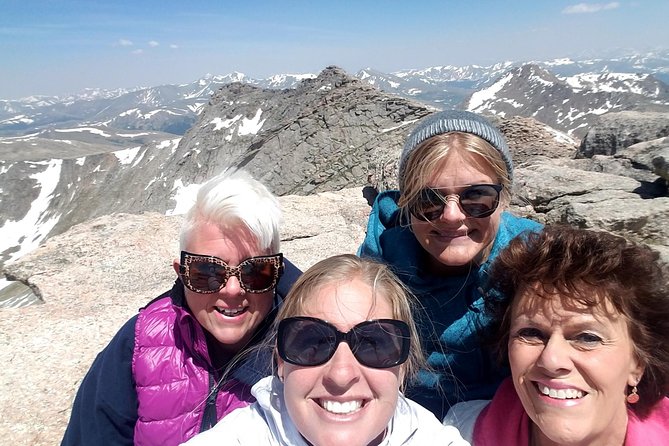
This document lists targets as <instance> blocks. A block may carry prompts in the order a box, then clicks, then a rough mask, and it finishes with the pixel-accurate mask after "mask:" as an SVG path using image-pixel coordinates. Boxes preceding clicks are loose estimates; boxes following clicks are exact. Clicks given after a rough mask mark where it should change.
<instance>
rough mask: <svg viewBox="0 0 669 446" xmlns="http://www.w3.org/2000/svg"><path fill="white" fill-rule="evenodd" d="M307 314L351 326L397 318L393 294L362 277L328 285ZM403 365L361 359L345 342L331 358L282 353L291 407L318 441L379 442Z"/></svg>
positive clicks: (307, 432)
mask: <svg viewBox="0 0 669 446" xmlns="http://www.w3.org/2000/svg"><path fill="white" fill-rule="evenodd" d="M302 316H311V317H315V318H319V319H322V320H324V321H327V322H329V323H330V324H332V325H334V326H335V327H337V329H338V330H339V331H341V332H344V333H345V332H348V331H349V330H350V329H351V328H352V327H353V326H355V325H357V324H359V323H360V322H363V321H366V320H371V319H392V318H393V311H392V307H391V305H390V303H389V302H388V300H387V299H386V298H385V297H384V296H382V295H379V294H378V293H377V295H376V297H374V296H373V294H372V289H371V288H370V287H369V286H368V285H366V284H365V283H363V282H361V281H360V280H359V279H356V278H352V279H351V280H348V281H345V282H339V283H334V284H329V285H326V286H323V287H322V288H320V289H319V290H317V292H316V294H315V295H314V296H313V297H311V298H310V299H309V310H308V311H305V312H304V314H302ZM400 368H401V366H395V367H392V368H387V369H373V368H369V367H365V366H363V365H361V364H360V363H359V362H358V361H357V359H356V358H355V357H354V356H353V353H352V352H351V349H350V348H349V345H348V344H347V343H345V342H342V343H340V344H339V345H338V346H337V350H336V351H335V353H334V356H333V357H332V358H331V359H330V360H329V361H328V362H326V363H325V364H322V365H319V366H314V367H303V366H297V365H292V364H289V363H286V362H283V361H282V360H280V359H279V362H278V374H279V376H280V377H283V381H284V395H285V400H286V408H287V410H288V413H289V414H290V417H291V419H292V420H293V422H294V423H295V425H296V426H297V428H298V430H299V431H300V433H301V434H302V436H303V437H304V438H305V439H306V440H307V441H308V442H309V443H310V444H313V445H315V446H325V445H337V446H339V445H374V444H377V443H378V442H379V441H380V440H381V439H383V436H384V433H385V429H386V427H387V425H388V422H389V421H390V419H391V418H392V416H393V414H394V412H395V407H396V404H397V398H398V394H399V387H400V383H401V372H400V370H401V369H400Z"/></svg>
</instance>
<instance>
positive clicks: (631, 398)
mask: <svg viewBox="0 0 669 446" xmlns="http://www.w3.org/2000/svg"><path fill="white" fill-rule="evenodd" d="M627 402H628V403H630V404H636V403H638V402H639V394H638V393H637V389H636V386H634V387H632V393H630V394H629V395H627Z"/></svg>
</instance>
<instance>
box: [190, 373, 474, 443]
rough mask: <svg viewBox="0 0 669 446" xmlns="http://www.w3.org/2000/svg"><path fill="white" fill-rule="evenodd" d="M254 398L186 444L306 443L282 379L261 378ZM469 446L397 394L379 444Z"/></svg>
mask: <svg viewBox="0 0 669 446" xmlns="http://www.w3.org/2000/svg"><path fill="white" fill-rule="evenodd" d="M251 392H252V393H253V396H255V397H256V400H257V401H256V402H255V403H253V404H252V405H250V406H247V407H243V408H240V409H236V410H234V411H232V412H231V413H229V414H228V415H226V416H225V417H223V419H222V420H221V421H219V422H218V423H217V424H216V425H215V426H214V427H213V428H211V429H210V430H208V431H205V432H203V433H201V434H198V435H196V436H195V437H193V438H191V439H190V440H189V441H188V442H187V443H185V444H186V445H187V446H210V445H211V446H214V445H216V446H218V445H223V444H225V445H235V444H237V445H276V446H309V445H308V443H307V442H306V441H305V440H304V439H303V438H302V435H300V433H299V431H298V430H297V427H296V426H295V425H294V424H293V422H292V420H291V419H290V416H289V415H288V413H287V411H286V408H285V404H284V400H283V383H281V381H279V379H278V378H276V377H274V376H268V377H266V378H263V379H261V380H260V381H258V383H256V385H255V386H253V389H252V391H251ZM399 445H440V446H469V443H468V442H466V441H465V440H463V439H462V437H461V436H460V432H458V430H457V429H456V428H455V427H453V426H444V425H443V424H441V423H440V422H439V420H438V419H437V418H436V417H435V416H434V414H432V412H430V411H428V410H427V409H425V408H424V407H422V406H420V405H418V404H417V403H415V402H413V401H411V400H409V399H407V398H405V397H404V396H403V395H402V394H400V396H399V398H398V400H397V409H396V410H395V415H393V418H392V419H391V420H390V423H389V424H388V434H387V435H386V437H385V438H384V439H383V441H382V442H381V444H380V445H379V446H399Z"/></svg>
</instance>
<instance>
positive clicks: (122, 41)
mask: <svg viewBox="0 0 669 446" xmlns="http://www.w3.org/2000/svg"><path fill="white" fill-rule="evenodd" d="M118 44H119V45H121V46H132V45H133V43H132V40H128V39H119V41H118Z"/></svg>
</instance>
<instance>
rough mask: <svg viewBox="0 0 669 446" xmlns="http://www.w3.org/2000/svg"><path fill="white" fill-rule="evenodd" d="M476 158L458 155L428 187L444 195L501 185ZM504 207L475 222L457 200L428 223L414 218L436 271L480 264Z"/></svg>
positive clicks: (416, 232)
mask: <svg viewBox="0 0 669 446" xmlns="http://www.w3.org/2000/svg"><path fill="white" fill-rule="evenodd" d="M472 157H473V155H470V154H464V155H463V154H461V153H460V152H459V151H454V153H453V154H451V155H449V157H448V158H447V159H446V160H445V161H444V164H443V165H442V166H441V168H440V169H438V170H437V171H436V172H435V174H434V176H433V177H432V178H431V181H430V182H429V183H428V184H427V185H426V186H427V187H430V188H432V189H437V190H439V191H440V192H441V193H443V194H457V193H460V192H462V191H463V190H464V189H466V188H467V186H470V185H474V184H496V183H498V181H497V178H496V177H495V173H494V171H493V169H492V168H491V167H489V168H485V167H484V166H485V163H484V162H478V163H475V162H474V160H473V159H472ZM501 213H502V206H498V207H497V209H496V210H495V212H493V214H492V215H490V216H488V217H483V218H473V217H469V216H468V215H467V214H465V213H464V212H463V210H462V208H461V207H460V205H459V204H458V201H457V199H455V200H448V202H447V204H446V206H445V207H444V211H443V212H442V214H441V216H440V217H438V218H436V219H435V220H433V221H424V220H421V219H419V218H416V217H415V216H413V215H412V216H411V229H412V231H413V233H414V235H415V236H416V240H418V243H420V245H421V246H422V247H423V249H424V250H425V251H426V252H427V253H428V254H430V257H429V260H430V261H431V266H433V267H434V269H435V270H436V271H439V270H440V269H444V268H449V267H461V266H464V265H468V264H470V263H472V262H480V261H481V260H482V259H483V257H484V255H485V252H486V250H487V248H488V247H490V245H492V242H493V241H494V239H495V236H496V235H497V229H498V228H499V222H500V216H501Z"/></svg>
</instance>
